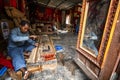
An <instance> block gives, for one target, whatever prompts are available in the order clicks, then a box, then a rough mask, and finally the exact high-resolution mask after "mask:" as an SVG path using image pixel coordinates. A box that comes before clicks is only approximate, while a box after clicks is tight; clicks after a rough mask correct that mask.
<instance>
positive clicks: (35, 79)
mask: <svg viewBox="0 0 120 80" xmlns="http://www.w3.org/2000/svg"><path fill="white" fill-rule="evenodd" d="M49 36H50V37H51V38H52V40H53V43H54V46H56V45H60V46H62V47H63V50H62V51H61V52H57V53H56V57H57V63H58V65H57V68H56V69H55V70H44V71H42V72H37V71H36V72H35V73H34V74H32V76H31V77H30V79H29V80H90V79H89V78H88V77H87V76H86V75H85V74H84V73H83V71H82V70H81V69H80V68H79V67H78V66H77V65H76V64H75V62H74V60H73V58H74V57H75V56H76V54H77V52H76V43H77V35H75V34H73V33H67V34H58V35H49ZM6 80H11V79H6Z"/></svg>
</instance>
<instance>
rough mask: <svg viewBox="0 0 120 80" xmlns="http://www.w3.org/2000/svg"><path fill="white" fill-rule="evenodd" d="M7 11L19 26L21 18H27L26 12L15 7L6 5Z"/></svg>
mask: <svg viewBox="0 0 120 80" xmlns="http://www.w3.org/2000/svg"><path fill="white" fill-rule="evenodd" d="M5 11H6V13H7V15H8V16H9V17H10V18H11V19H13V21H14V24H15V26H19V23H20V22H21V20H27V19H26V16H25V14H24V13H22V12H21V11H19V10H18V9H16V8H14V7H5Z"/></svg>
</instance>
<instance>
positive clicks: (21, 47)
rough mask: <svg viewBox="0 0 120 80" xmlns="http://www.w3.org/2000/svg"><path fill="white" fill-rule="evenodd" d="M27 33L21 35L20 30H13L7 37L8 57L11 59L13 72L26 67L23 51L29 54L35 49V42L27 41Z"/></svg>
mask: <svg viewBox="0 0 120 80" xmlns="http://www.w3.org/2000/svg"><path fill="white" fill-rule="evenodd" d="M28 36H29V33H28V32H27V33H22V32H21V31H20V28H19V27H17V28H15V29H13V30H12V31H11V33H10V36H9V43H8V55H9V56H10V57H11V58H12V64H13V66H14V70H15V71H18V70H19V69H21V68H23V67H26V64H25V59H24V54H23V53H24V51H27V52H30V51H32V49H33V48H34V47H35V46H34V44H35V41H33V40H32V39H29V37H28Z"/></svg>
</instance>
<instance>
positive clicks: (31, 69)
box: [28, 66, 42, 72]
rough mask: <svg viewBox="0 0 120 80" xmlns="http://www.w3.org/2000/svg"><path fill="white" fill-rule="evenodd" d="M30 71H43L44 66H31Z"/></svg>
mask: <svg viewBox="0 0 120 80" xmlns="http://www.w3.org/2000/svg"><path fill="white" fill-rule="evenodd" d="M28 71H30V72H35V71H42V67H41V66H29V67H28Z"/></svg>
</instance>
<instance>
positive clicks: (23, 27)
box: [20, 20, 29, 33]
mask: <svg viewBox="0 0 120 80" xmlns="http://www.w3.org/2000/svg"><path fill="white" fill-rule="evenodd" d="M20 30H21V32H23V33H26V32H28V30H29V22H28V21H25V20H22V21H21V23H20Z"/></svg>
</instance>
